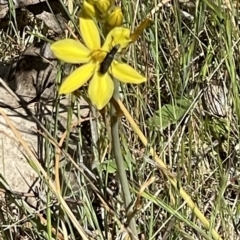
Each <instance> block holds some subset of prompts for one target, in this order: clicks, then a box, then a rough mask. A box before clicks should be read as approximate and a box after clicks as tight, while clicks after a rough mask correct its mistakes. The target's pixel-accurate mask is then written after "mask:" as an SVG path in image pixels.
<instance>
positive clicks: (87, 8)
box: [83, 0, 96, 17]
mask: <svg viewBox="0 0 240 240" xmlns="http://www.w3.org/2000/svg"><path fill="white" fill-rule="evenodd" d="M83 13H84V14H86V15H87V16H90V17H96V11H95V7H94V5H93V3H92V2H89V1H86V0H85V1H83Z"/></svg>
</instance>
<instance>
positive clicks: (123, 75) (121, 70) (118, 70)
mask: <svg viewBox="0 0 240 240" xmlns="http://www.w3.org/2000/svg"><path fill="white" fill-rule="evenodd" d="M111 71H112V75H113V76H114V77H115V78H117V79H118V80H119V81H121V82H124V83H134V84H138V83H142V82H146V81H147V79H146V77H144V76H142V75H141V74H139V73H138V72H137V71H136V70H135V69H134V68H132V67H131V66H129V65H127V64H126V63H120V62H118V61H116V60H114V61H113V63H112V66H111Z"/></svg>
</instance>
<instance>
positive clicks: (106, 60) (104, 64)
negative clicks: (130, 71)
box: [99, 44, 120, 74]
mask: <svg viewBox="0 0 240 240" xmlns="http://www.w3.org/2000/svg"><path fill="white" fill-rule="evenodd" d="M119 48H120V44H117V45H115V46H114V47H113V48H112V49H111V51H110V52H109V53H108V54H107V55H106V57H105V58H104V59H103V61H102V62H101V64H100V69H99V72H100V73H101V74H105V73H106V72H107V71H108V69H109V67H110V65H111V63H112V61H113V59H114V56H115V55H116V53H117V51H118V49H119Z"/></svg>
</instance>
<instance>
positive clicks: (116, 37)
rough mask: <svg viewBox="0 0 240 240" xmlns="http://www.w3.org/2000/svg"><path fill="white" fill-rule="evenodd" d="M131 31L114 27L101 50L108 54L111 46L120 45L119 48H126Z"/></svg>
mask: <svg viewBox="0 0 240 240" xmlns="http://www.w3.org/2000/svg"><path fill="white" fill-rule="evenodd" d="M130 34H131V31H130V29H128V28H123V27H115V28H113V30H111V31H110V32H109V33H108V35H107V37H106V40H105V42H104V44H103V47H102V50H103V51H107V52H109V50H110V49H112V47H113V46H115V45H117V44H120V45H121V48H126V47H127V46H128V45H129V44H130V43H131V42H132V40H131V38H130Z"/></svg>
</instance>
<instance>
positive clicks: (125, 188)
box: [111, 79, 138, 239]
mask: <svg viewBox="0 0 240 240" xmlns="http://www.w3.org/2000/svg"><path fill="white" fill-rule="evenodd" d="M118 89H119V82H118V81H117V80H116V79H115V80H114V94H113V97H114V98H115V99H118V98H119V90H118ZM111 132H112V147H113V152H114V156H115V160H116V164H117V172H118V177H119V180H120V184H121V187H122V192H123V200H124V204H125V209H128V212H127V213H126V214H127V216H128V214H131V212H132V208H131V207H130V205H131V203H132V200H131V195H130V190H129V185H128V180H127V175H126V172H125V167H124V160H123V157H122V151H121V147H120V139H119V128H118V117H117V114H116V110H115V108H114V106H113V105H111ZM129 227H130V229H131V232H132V233H131V235H132V239H138V234H137V228H136V221H135V218H134V217H133V218H132V219H131V221H130V223H129Z"/></svg>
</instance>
